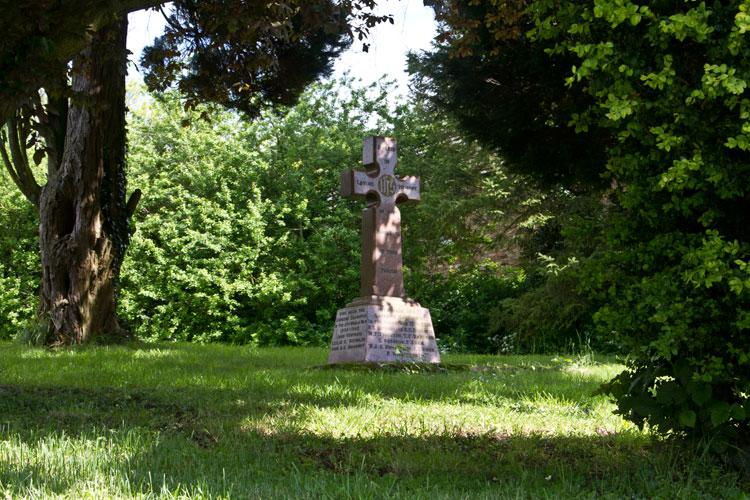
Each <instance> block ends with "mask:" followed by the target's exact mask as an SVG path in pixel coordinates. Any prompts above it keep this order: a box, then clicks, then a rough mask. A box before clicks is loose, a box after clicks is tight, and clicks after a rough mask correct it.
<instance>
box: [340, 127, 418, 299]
mask: <svg viewBox="0 0 750 500" xmlns="http://www.w3.org/2000/svg"><path fill="white" fill-rule="evenodd" d="M397 153H398V151H397V146H396V139H393V138H390V137H376V136H373V137H367V138H365V140H364V147H363V148H362V163H363V164H364V166H365V168H366V171H361V170H355V169H348V170H344V171H343V172H341V195H342V197H343V198H346V199H360V198H364V199H366V200H367V207H366V208H365V209H364V210H363V211H362V282H361V294H362V296H363V297H365V296H369V295H386V296H394V297H405V296H406V292H405V290H404V269H403V259H402V254H401V212H400V211H399V209H398V207H397V204H402V203H419V201H420V182H419V177H416V176H406V177H396V176H395V175H394V173H393V171H394V169H395V168H396V165H397V164H398V161H397Z"/></svg>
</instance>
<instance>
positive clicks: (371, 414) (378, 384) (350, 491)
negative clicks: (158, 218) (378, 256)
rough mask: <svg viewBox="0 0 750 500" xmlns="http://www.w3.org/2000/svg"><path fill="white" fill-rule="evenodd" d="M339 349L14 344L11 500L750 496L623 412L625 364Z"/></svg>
mask: <svg viewBox="0 0 750 500" xmlns="http://www.w3.org/2000/svg"><path fill="white" fill-rule="evenodd" d="M326 356H327V352H326V350H324V349H299V348H297V349H283V348H273V349H270V348H269V349H257V348H248V347H229V346H213V345H212V346H198V345H185V344H177V345H175V344H154V345H131V346H119V347H89V348H78V349H62V350H55V351H48V350H43V349H34V348H28V347H23V346H20V345H18V344H11V343H0V499H2V498H3V497H5V498H144V499H145V498H149V499H150V498H164V499H171V498H191V499H192V498H311V499H313V498H314V499H318V498H409V499H413V498H417V499H420V498H425V499H427V498H429V499H441V498H613V499H614V498H617V499H619V498H665V499H667V498H721V499H731V498H747V495H746V494H745V493H743V491H746V488H747V487H748V482H747V479H746V478H744V476H741V475H740V474H739V473H737V472H736V471H733V470H732V469H728V468H725V467H723V466H722V464H721V463H720V462H719V461H717V460H715V459H713V458H710V457H708V456H704V455H702V454H700V453H699V454H697V455H695V454H692V453H691V452H689V451H686V450H683V449H681V448H680V447H679V446H678V445H676V444H674V443H670V442H664V441H660V440H657V439H655V438H653V437H651V436H649V435H648V433H646V432H642V431H639V430H638V429H636V428H634V427H632V426H630V425H628V424H626V423H624V422H623V421H622V420H621V419H620V418H619V417H617V416H615V415H613V413H612V410H613V406H612V404H611V403H609V402H608V401H607V400H606V399H605V398H604V397H603V396H593V395H592V393H593V392H594V391H595V389H596V388H597V387H598V385H599V384H600V383H601V382H603V381H605V380H607V379H609V378H610V377H611V376H612V375H614V374H615V373H617V371H618V370H620V369H621V367H620V366H618V365H617V364H615V363H613V362H612V361H611V360H607V359H599V360H598V361H595V362H585V363H577V362H576V360H575V359H565V358H555V357H553V356H503V357H498V356H444V360H445V361H447V362H450V363H466V364H472V365H480V366H489V367H493V368H491V369H487V370H484V371H453V370H450V371H445V372H438V373H423V372H419V371H417V370H408V369H407V370H403V371H393V370H376V371H352V370H320V369H315V368H314V367H315V366H316V365H322V364H323V363H325V360H326Z"/></svg>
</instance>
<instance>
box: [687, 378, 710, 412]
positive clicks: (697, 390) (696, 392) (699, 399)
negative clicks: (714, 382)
mask: <svg viewBox="0 0 750 500" xmlns="http://www.w3.org/2000/svg"><path fill="white" fill-rule="evenodd" d="M711 393H712V390H711V386H710V385H709V384H706V383H705V382H701V383H698V384H694V385H693V387H692V390H691V391H690V396H691V397H692V399H693V401H694V402H695V404H697V405H699V406H703V405H705V404H706V402H707V401H708V400H709V399H711Z"/></svg>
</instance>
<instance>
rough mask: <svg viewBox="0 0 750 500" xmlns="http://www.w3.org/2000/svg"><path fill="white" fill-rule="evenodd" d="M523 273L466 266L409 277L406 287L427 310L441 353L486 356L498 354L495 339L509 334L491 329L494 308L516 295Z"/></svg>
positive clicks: (497, 267) (493, 267) (490, 266)
mask: <svg viewBox="0 0 750 500" xmlns="http://www.w3.org/2000/svg"><path fill="white" fill-rule="evenodd" d="M523 280H524V275H523V272H522V271H521V270H520V269H515V268H502V267H500V266H498V265H497V264H493V263H489V262H488V263H484V264H481V265H467V266H464V267H461V268H457V269H454V270H452V271H451V272H449V273H447V274H440V273H436V274H420V273H411V274H408V275H407V276H406V287H407V289H408V290H409V293H410V295H411V296H412V297H414V299H415V300H417V301H418V302H420V303H422V304H424V305H426V306H428V307H429V309H430V316H431V317H432V322H433V327H434V329H435V336H436V337H437V341H438V346H439V347H440V350H441V351H445V352H480V353H490V352H498V351H499V350H502V345H501V343H500V341H499V339H501V338H503V337H506V336H507V335H509V334H512V332H510V331H507V330H501V329H499V328H497V327H496V326H494V327H493V324H492V321H491V319H492V317H493V314H494V312H495V310H496V309H497V308H498V305H499V304H500V303H501V302H502V301H503V300H506V299H508V298H509V297H515V296H517V295H518V293H519V292H520V289H521V285H522V283H523Z"/></svg>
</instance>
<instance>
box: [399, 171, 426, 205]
mask: <svg viewBox="0 0 750 500" xmlns="http://www.w3.org/2000/svg"><path fill="white" fill-rule="evenodd" d="M420 187H421V185H420V182H419V177H417V176H416V175H407V176H404V177H397V178H396V201H398V202H399V203H407V204H409V205H412V204H416V203H419V202H420V201H421V196H420V195H421V193H420Z"/></svg>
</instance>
